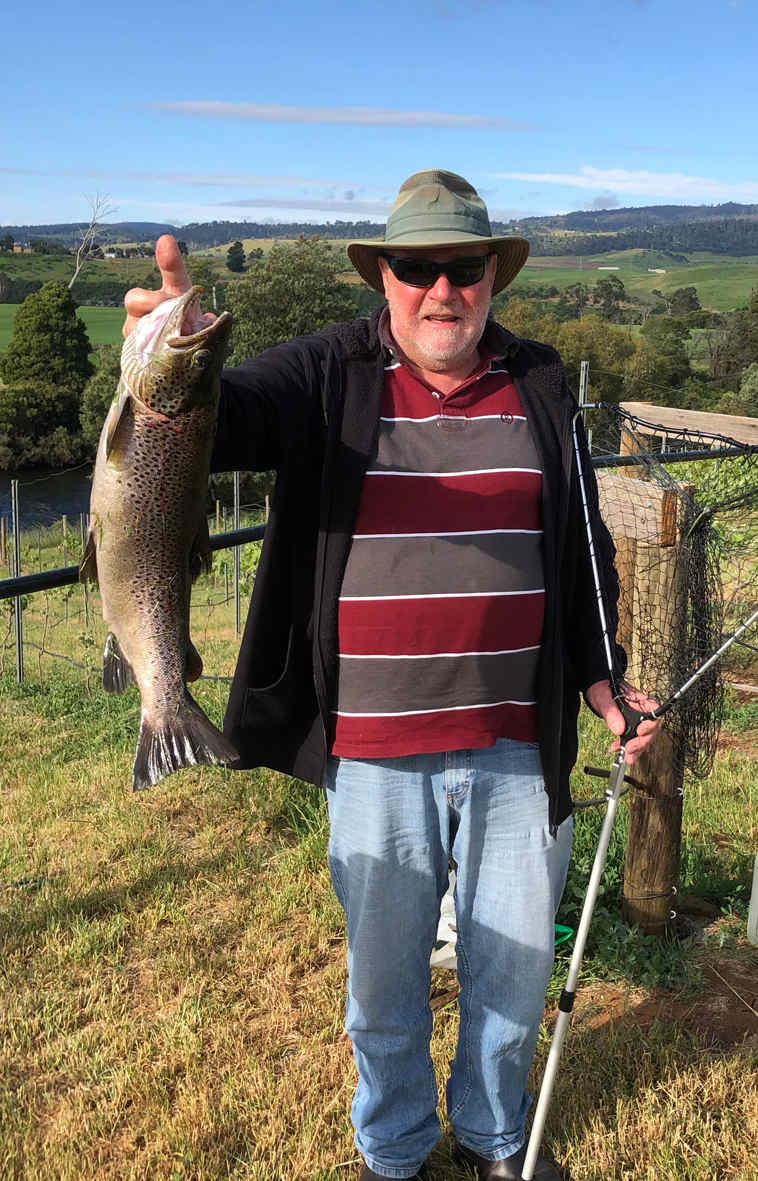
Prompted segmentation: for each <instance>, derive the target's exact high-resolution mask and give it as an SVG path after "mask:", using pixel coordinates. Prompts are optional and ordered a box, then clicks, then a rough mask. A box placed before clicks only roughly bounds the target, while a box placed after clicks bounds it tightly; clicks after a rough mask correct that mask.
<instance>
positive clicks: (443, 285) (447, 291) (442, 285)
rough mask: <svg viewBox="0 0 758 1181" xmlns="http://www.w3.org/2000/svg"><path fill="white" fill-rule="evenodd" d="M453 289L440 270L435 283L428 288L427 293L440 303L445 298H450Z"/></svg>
mask: <svg viewBox="0 0 758 1181" xmlns="http://www.w3.org/2000/svg"><path fill="white" fill-rule="evenodd" d="M454 290H455V288H454V287H453V284H452V283H451V282H450V280H449V279H448V277H447V275H446V274H445V273H444V271H440V273H439V275H438V276H437V279H436V281H435V283H434V284H433V286H432V287H430V288H429V295H431V297H432V299H437V300H439V301H440V303H442V302H444V301H445V300H447V299H450V296H451V295H452V293H453V291H454Z"/></svg>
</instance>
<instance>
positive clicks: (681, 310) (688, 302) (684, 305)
mask: <svg viewBox="0 0 758 1181" xmlns="http://www.w3.org/2000/svg"><path fill="white" fill-rule="evenodd" d="M699 311H700V300H699V299H698V295H697V287H677V289H676V291H672V292H671V304H670V310H669V315H671V316H684V315H685V314H686V313H687V312H699Z"/></svg>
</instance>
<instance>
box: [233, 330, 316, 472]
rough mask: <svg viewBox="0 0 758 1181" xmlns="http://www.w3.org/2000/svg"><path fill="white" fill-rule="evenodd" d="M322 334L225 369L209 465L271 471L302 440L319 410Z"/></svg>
mask: <svg viewBox="0 0 758 1181" xmlns="http://www.w3.org/2000/svg"><path fill="white" fill-rule="evenodd" d="M327 348H328V345H327V343H326V341H325V340H324V338H323V337H315V336H314V337H303V338H298V339H296V340H291V341H287V342H286V343H285V344H282V345H277V346H276V347H275V348H271V349H266V351H265V352H263V353H261V354H260V355H259V356H258V357H254V358H253V359H252V360H249V361H245V362H244V363H243V364H242V365H238V366H236V367H234V368H229V369H225V370H224V371H223V373H222V376H221V398H220V402H219V410H218V424H217V428H216V439H215V443H214V447H213V453H212V455H211V471H214V472H224V471H237V470H239V471H270V470H273V469H275V468H278V467H279V466H280V465H281V463H282V460H283V458H284V456H285V455H286V453H287V451H288V450H290V448H291V447H293V446H294V445H295V444H296V443H297V442H298V441H300V440H302V438H303V436H304V432H308V431H309V430H310V427H311V423H312V421H313V414H314V412H318V411H319V410H320V405H321V387H322V375H323V370H322V360H323V358H324V357H325V355H326V351H327Z"/></svg>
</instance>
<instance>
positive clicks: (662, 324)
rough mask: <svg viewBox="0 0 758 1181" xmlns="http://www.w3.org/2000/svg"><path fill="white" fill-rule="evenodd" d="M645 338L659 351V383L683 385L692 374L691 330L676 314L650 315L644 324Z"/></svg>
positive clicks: (657, 380) (657, 378)
mask: <svg viewBox="0 0 758 1181" xmlns="http://www.w3.org/2000/svg"><path fill="white" fill-rule="evenodd" d="M641 334H642V336H643V338H644V339H645V340H646V341H647V342H648V344H649V345H651V346H652V347H653V348H654V349H655V351H656V352H657V353H658V358H659V359H658V372H657V377H656V383H657V384H658V385H667V386H682V385H684V383H685V382H686V380H687V378H688V377H690V376H691V368H690V360H689V357H688V355H687V349H686V344H687V341H688V340H689V335H690V330H689V327H688V326H687V324H685V323H684V322H683V321H682V320H680V319H678V318H677V317H675V316H649V317H648V318H647V320H646V321H645V323H644V324H643V326H642V329H641Z"/></svg>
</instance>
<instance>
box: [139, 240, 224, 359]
mask: <svg viewBox="0 0 758 1181" xmlns="http://www.w3.org/2000/svg"><path fill="white" fill-rule="evenodd" d="M155 261H156V263H157V266H158V269H159V271H160V273H161V279H162V286H161V288H160V291H147V290H146V289H145V288H144V287H132V288H131V290H130V291H127V293H126V295H125V296H124V307H125V308H126V319H125V321H124V327H123V328H122V332H123V334H124V336H128V335H129V333H130V332H131V331H132V329H133V328H134V327H135V325H136V324H137V322H138V321H139V319H140V317H141V316H146V315H147V314H148V313H149V312H152V311H153V310H154V308H157V306H158V304H159V303H163V301H164V299H175V298H176V296H177V295H183V294H184V292H185V291H189V289H190V287H191V286H192V283H191V282H190V277H189V275H188V274H187V268H186V267H185V265H184V259H183V257H182V253H181V251H180V249H179V247H178V246H177V244H176V239H175V238H172V236H171V234H162V235H161V237H160V238H159V239H158V241H157V242H156V243H155ZM215 318H216V317H215V316H214V315H213V313H212V312H206V313H205V315H204V316H203V319H204V320H205V321H207V322H208V323H210V322H211V321H212V320H215Z"/></svg>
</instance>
